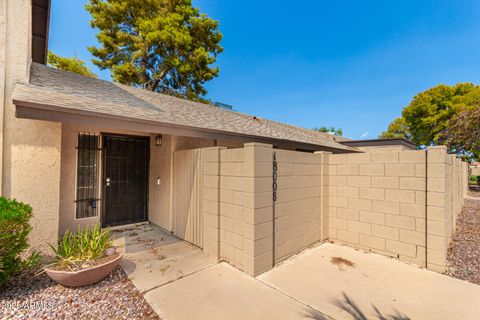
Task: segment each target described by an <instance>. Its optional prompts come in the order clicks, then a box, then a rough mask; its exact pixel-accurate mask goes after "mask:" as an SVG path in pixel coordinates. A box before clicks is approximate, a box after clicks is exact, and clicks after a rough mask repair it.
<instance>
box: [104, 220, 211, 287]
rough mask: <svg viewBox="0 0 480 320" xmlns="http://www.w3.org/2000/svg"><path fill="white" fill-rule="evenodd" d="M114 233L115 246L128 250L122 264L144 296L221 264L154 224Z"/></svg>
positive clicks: (128, 228)
mask: <svg viewBox="0 0 480 320" xmlns="http://www.w3.org/2000/svg"><path fill="white" fill-rule="evenodd" d="M112 234H113V236H114V237H115V241H114V245H116V246H118V247H121V248H124V250H125V256H124V258H123V259H122V261H121V262H120V265H121V266H122V268H123V270H124V271H125V272H126V274H127V275H128V278H129V279H131V280H132V282H133V284H134V285H135V286H136V287H137V289H138V290H139V291H140V292H142V293H145V292H147V291H149V290H152V289H154V288H157V287H159V286H161V285H164V284H166V283H169V282H171V281H174V280H176V279H180V278H182V277H184V276H186V275H189V274H192V273H195V272H198V271H199V270H203V269H205V268H207V267H209V266H213V265H215V264H217V263H218V261H217V259H216V258H215V257H212V256H209V255H208V254H206V253H205V252H203V251H202V250H201V249H200V248H198V247H196V246H194V245H192V244H190V243H188V242H185V241H183V240H180V239H178V238H176V237H174V236H172V235H171V234H168V233H166V232H164V231H163V230H161V229H160V228H159V227H157V226H155V225H152V224H147V225H137V226H133V227H126V228H123V229H117V230H115V231H112Z"/></svg>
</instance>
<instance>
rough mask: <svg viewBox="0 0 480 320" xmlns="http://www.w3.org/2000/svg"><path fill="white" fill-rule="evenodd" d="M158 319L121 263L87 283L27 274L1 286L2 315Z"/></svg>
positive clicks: (10, 317)
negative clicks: (75, 284)
mask: <svg viewBox="0 0 480 320" xmlns="http://www.w3.org/2000/svg"><path fill="white" fill-rule="evenodd" d="M25 318H29V319H159V318H158V316H157V315H156V314H155V312H154V311H153V310H152V309H151V308H150V306H149V305H148V304H147V302H146V301H145V300H144V299H143V296H142V295H141V294H140V293H139V292H138V290H137V289H136V288H135V286H134V285H133V284H132V283H131V282H130V280H128V278H127V276H126V275H125V273H124V272H123V270H122V269H121V268H120V267H117V269H115V270H114V271H113V272H112V273H111V274H110V276H108V277H107V278H106V279H104V280H102V281H100V282H98V283H96V284H94V285H91V286H87V287H82V288H66V287H63V286H61V285H59V284H56V283H55V282H53V281H52V280H50V278H48V276H47V275H45V274H42V275H40V276H37V277H34V276H33V275H29V274H24V275H21V276H18V277H15V278H14V279H12V280H11V281H10V282H9V283H8V284H7V285H5V286H4V287H0V319H25Z"/></svg>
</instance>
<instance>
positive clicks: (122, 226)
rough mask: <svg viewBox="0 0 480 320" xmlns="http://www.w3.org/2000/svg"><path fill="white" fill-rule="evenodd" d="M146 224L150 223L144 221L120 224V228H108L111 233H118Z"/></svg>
mask: <svg viewBox="0 0 480 320" xmlns="http://www.w3.org/2000/svg"><path fill="white" fill-rule="evenodd" d="M147 224H150V222H149V221H144V222H136V223H129V224H122V225H121V226H114V227H110V230H111V231H118V230H122V229H128V228H135V227H139V226H144V225H147ZM103 229H105V228H103Z"/></svg>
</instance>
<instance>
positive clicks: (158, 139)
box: [155, 134, 162, 147]
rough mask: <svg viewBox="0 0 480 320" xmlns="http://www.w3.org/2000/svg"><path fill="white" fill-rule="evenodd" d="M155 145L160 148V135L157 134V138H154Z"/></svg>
mask: <svg viewBox="0 0 480 320" xmlns="http://www.w3.org/2000/svg"><path fill="white" fill-rule="evenodd" d="M155 145H156V146H157V147H161V146H162V135H161V134H159V135H158V136H156V137H155Z"/></svg>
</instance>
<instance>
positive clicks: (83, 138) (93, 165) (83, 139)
mask: <svg viewBox="0 0 480 320" xmlns="http://www.w3.org/2000/svg"><path fill="white" fill-rule="evenodd" d="M98 140H99V139H98V135H96V134H89V133H79V134H78V141H77V193H76V199H75V204H76V206H75V217H76V218H77V219H84V218H91V217H96V216H97V212H98V209H97V202H98V200H99V199H98V153H99V150H100V149H99V146H98Z"/></svg>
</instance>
